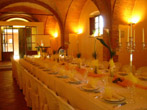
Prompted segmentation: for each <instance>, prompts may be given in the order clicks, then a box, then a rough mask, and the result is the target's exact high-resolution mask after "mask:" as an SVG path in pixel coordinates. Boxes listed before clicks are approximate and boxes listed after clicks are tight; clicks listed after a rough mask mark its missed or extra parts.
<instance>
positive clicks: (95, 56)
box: [92, 51, 97, 59]
mask: <svg viewBox="0 0 147 110" xmlns="http://www.w3.org/2000/svg"><path fill="white" fill-rule="evenodd" d="M92 57H93V58H94V59H96V58H97V53H96V51H94V52H93V54H92Z"/></svg>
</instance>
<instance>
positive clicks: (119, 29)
mask: <svg viewBox="0 0 147 110" xmlns="http://www.w3.org/2000/svg"><path fill="white" fill-rule="evenodd" d="M119 43H121V30H120V29H119Z"/></svg>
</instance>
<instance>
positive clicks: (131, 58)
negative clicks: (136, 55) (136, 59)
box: [130, 53, 133, 62]
mask: <svg viewBox="0 0 147 110" xmlns="http://www.w3.org/2000/svg"><path fill="white" fill-rule="evenodd" d="M132 61H133V54H132V53H131V54H130V62H132Z"/></svg>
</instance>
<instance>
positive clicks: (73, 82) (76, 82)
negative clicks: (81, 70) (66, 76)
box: [68, 78, 81, 84]
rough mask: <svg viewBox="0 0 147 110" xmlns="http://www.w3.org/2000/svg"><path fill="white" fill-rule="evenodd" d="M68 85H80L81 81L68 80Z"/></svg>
mask: <svg viewBox="0 0 147 110" xmlns="http://www.w3.org/2000/svg"><path fill="white" fill-rule="evenodd" d="M68 83H70V84H81V81H80V80H78V79H75V78H74V79H70V80H69V81H68Z"/></svg>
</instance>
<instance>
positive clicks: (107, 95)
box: [103, 86, 113, 99]
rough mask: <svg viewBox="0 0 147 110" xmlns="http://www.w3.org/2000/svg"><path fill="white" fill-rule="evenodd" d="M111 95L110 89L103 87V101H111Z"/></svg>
mask: <svg viewBox="0 0 147 110" xmlns="http://www.w3.org/2000/svg"><path fill="white" fill-rule="evenodd" d="M112 93H113V91H112V89H111V87H109V86H106V87H105V92H104V94H103V97H104V98H105V99H112Z"/></svg>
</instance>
